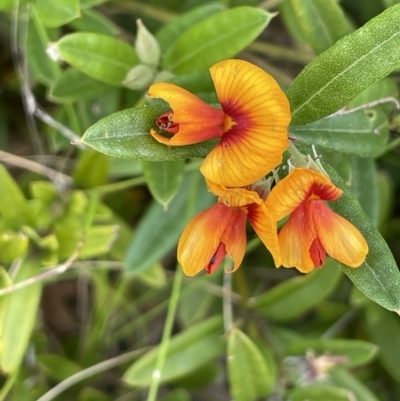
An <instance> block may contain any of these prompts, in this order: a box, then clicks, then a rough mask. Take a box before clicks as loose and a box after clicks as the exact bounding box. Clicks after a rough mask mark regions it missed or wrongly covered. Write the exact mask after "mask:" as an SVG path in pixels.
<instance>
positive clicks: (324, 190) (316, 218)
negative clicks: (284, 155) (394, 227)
mask: <svg viewBox="0 0 400 401" xmlns="http://www.w3.org/2000/svg"><path fill="white" fill-rule="evenodd" d="M342 193H343V191H342V190H341V189H339V188H337V187H336V186H335V185H333V184H332V182H331V181H330V179H329V177H328V176H326V175H325V174H322V173H320V172H317V171H313V170H309V169H306V168H296V169H294V170H293V171H292V172H291V173H290V174H289V175H288V176H287V177H286V178H284V179H283V180H282V181H280V182H278V184H277V185H276V186H275V187H274V188H273V189H272V191H271V193H270V195H269V196H268V199H267V201H266V203H267V204H268V206H269V207H270V208H271V210H272V211H273V213H274V215H275V219H276V221H279V220H281V219H283V218H284V217H286V216H288V215H290V217H289V219H288V221H287V222H286V223H285V224H284V226H283V227H282V229H281V230H280V232H279V236H278V237H279V247H280V252H281V257H282V265H283V266H285V267H296V268H297V269H298V270H300V271H301V272H303V273H308V272H310V271H311V270H312V269H313V268H314V266H315V267H321V266H322V265H323V263H324V261H325V257H326V254H328V255H330V256H331V257H333V258H334V259H336V260H338V261H339V262H341V263H344V264H345V265H347V266H351V267H358V266H360V265H361V264H362V262H363V261H364V259H365V257H366V255H367V253H368V244H367V242H366V241H365V239H364V237H363V236H362V234H361V233H360V232H359V231H358V229H357V228H356V227H354V226H353V225H352V224H351V223H350V222H348V221H347V220H346V219H344V218H343V217H341V216H339V215H337V214H336V213H334V212H333V211H332V210H331V209H330V208H329V207H328V206H327V204H326V203H325V201H335V200H337V199H339V198H340V197H341V196H342Z"/></svg>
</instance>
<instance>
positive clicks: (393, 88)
mask: <svg viewBox="0 0 400 401" xmlns="http://www.w3.org/2000/svg"><path fill="white" fill-rule="evenodd" d="M397 96H398V91H397V85H396V82H395V80H394V79H392V78H383V79H381V80H380V81H377V82H374V83H373V84H372V85H370V86H368V88H366V89H364V90H363V91H362V92H361V93H360V94H358V95H357V96H356V97H355V98H354V99H353V100H352V101H351V102H350V103H349V104H348V108H349V109H351V108H353V107H357V106H362V105H365V104H367V103H371V102H374V101H377V100H381V99H384V98H387V97H397ZM393 106H394V105H393V103H392V105H391V107H393Z"/></svg>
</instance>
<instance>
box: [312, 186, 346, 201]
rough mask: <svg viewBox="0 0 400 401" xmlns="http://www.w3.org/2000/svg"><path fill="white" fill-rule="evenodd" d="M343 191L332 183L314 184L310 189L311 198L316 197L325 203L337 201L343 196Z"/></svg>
mask: <svg viewBox="0 0 400 401" xmlns="http://www.w3.org/2000/svg"><path fill="white" fill-rule="evenodd" d="M342 192H343V191H342V190H341V189H339V188H337V187H335V186H334V185H333V184H332V183H327V184H326V183H321V182H314V183H313V184H312V186H311V188H310V196H312V195H316V196H317V197H318V198H319V199H321V200H324V201H335V200H337V199H339V198H340V197H341V196H342Z"/></svg>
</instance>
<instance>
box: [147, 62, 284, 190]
mask: <svg viewBox="0 0 400 401" xmlns="http://www.w3.org/2000/svg"><path fill="white" fill-rule="evenodd" d="M210 74H211V78H212V80H213V82H214V86H215V90H216V92H217V96H218V99H219V101H220V103H221V109H220V108H215V107H212V106H210V105H208V104H206V103H204V102H203V101H202V100H200V99H199V98H198V97H196V96H195V95H193V94H191V93H190V92H188V91H186V90H185V89H183V88H180V87H179V86H176V85H174V84H170V83H156V84H154V85H152V86H151V87H150V89H149V96H150V97H153V98H162V99H164V100H165V101H167V102H168V103H169V105H170V106H171V109H172V110H171V111H170V112H167V113H165V114H163V115H162V116H160V117H159V118H158V120H157V125H158V126H159V128H160V129H162V130H163V131H166V132H169V133H170V134H173V136H172V137H171V138H167V137H166V136H163V135H161V134H159V133H157V132H156V131H154V130H151V135H152V136H153V137H154V138H155V139H156V140H157V141H159V142H161V143H163V144H166V145H169V146H180V145H188V144H194V143H198V142H202V141H207V140H209V139H215V138H221V139H220V142H219V143H218V145H217V146H216V147H215V148H214V149H213V150H212V151H211V152H210V153H209V154H208V155H207V157H206V158H205V160H204V162H203V164H202V166H201V168H200V171H201V172H202V174H203V175H204V176H205V177H206V178H207V179H209V180H210V181H213V182H215V183H217V184H220V185H226V186H228V187H243V186H246V185H250V184H251V183H253V182H255V181H257V180H259V179H260V178H262V177H263V176H265V175H266V174H267V173H269V172H270V171H271V170H272V169H273V168H275V167H276V166H278V165H279V164H280V163H281V162H282V153H283V152H284V151H285V150H286V148H287V146H288V135H287V127H288V125H289V122H290V107H289V102H288V100H287V98H286V96H285V94H284V93H283V92H282V90H281V89H280V87H279V85H278V84H277V82H276V81H275V80H274V79H273V78H272V77H271V76H270V75H269V74H267V73H266V72H265V71H263V70H262V69H260V68H259V67H257V66H255V65H253V64H251V63H248V62H247V61H243V60H226V61H222V62H220V63H217V64H215V65H214V66H213V67H211V68H210Z"/></svg>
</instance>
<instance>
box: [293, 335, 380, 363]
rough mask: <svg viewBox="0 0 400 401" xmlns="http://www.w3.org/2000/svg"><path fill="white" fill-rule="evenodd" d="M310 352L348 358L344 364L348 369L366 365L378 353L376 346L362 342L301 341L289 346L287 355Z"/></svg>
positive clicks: (316, 339)
mask: <svg viewBox="0 0 400 401" xmlns="http://www.w3.org/2000/svg"><path fill="white" fill-rule="evenodd" d="M308 350H312V351H315V352H316V353H318V354H329V355H338V356H345V357H347V362H343V363H342V364H343V365H344V366H346V367H355V366H360V365H365V364H366V363H368V362H370V361H371V360H372V359H373V358H374V357H375V356H376V355H377V353H378V347H377V346H376V345H375V344H372V343H369V342H366V341H361V340H347V339H342V338H338V339H320V338H312V339H311V338H310V339H308V338H307V339H301V340H298V341H295V342H292V343H290V344H289V346H288V348H287V349H286V351H285V352H286V355H306V353H307V352H308Z"/></svg>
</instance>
